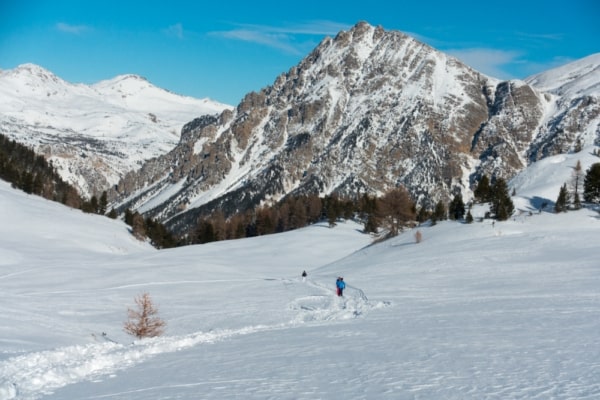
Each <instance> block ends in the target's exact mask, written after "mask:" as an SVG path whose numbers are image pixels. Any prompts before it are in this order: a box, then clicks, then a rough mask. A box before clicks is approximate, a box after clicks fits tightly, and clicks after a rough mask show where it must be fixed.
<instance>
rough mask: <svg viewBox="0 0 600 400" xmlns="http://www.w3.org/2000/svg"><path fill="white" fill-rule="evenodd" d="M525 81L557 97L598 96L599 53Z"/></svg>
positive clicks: (599, 94) (599, 80)
mask: <svg viewBox="0 0 600 400" xmlns="http://www.w3.org/2000/svg"><path fill="white" fill-rule="evenodd" d="M525 81H526V82H527V83H529V84H530V85H532V86H535V87H536V88H537V89H539V90H541V91H544V92H550V93H553V94H555V95H559V96H566V97H576V96H585V95H588V96H600V53H596V54H592V55H590V56H587V57H585V58H582V59H580V60H577V61H574V62H571V63H569V64H566V65H563V66H561V67H558V68H554V69H551V70H549V71H545V72H542V73H540V74H537V75H533V76H531V77H529V78H527V79H526V80H525Z"/></svg>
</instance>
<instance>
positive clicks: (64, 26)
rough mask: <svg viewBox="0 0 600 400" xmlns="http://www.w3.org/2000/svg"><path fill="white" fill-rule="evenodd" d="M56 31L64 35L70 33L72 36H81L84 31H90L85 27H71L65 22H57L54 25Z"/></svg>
mask: <svg viewBox="0 0 600 400" xmlns="http://www.w3.org/2000/svg"><path fill="white" fill-rule="evenodd" d="M56 29H58V30H59V31H61V32H64V33H70V34H73V35H79V34H82V33H83V32H85V31H88V30H90V27H89V26H86V25H71V24H67V23H65V22H59V23H57V24H56Z"/></svg>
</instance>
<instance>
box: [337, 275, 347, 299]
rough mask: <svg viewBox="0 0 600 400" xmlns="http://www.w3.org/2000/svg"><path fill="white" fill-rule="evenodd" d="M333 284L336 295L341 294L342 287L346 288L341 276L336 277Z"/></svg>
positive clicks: (342, 293)
mask: <svg viewBox="0 0 600 400" xmlns="http://www.w3.org/2000/svg"><path fill="white" fill-rule="evenodd" d="M335 286H336V288H337V295H338V296H343V295H344V289H345V288H346V283H345V282H344V278H342V277H341V276H340V277H338V278H337V280H336V281H335Z"/></svg>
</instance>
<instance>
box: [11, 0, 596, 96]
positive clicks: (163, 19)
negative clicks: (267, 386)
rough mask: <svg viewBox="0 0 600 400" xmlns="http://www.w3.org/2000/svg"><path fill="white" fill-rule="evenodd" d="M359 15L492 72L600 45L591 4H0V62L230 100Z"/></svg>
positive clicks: (545, 64)
mask: <svg viewBox="0 0 600 400" xmlns="http://www.w3.org/2000/svg"><path fill="white" fill-rule="evenodd" d="M358 21H367V22H369V23H370V24H372V25H381V26H383V27H384V28H385V29H387V30H400V31H403V32H405V33H408V34H410V35H413V36H415V37H416V38H417V39H419V40H421V41H423V42H425V43H427V44H429V45H431V46H433V47H435V48H437V49H439V50H442V51H444V52H446V53H450V54H452V55H455V56H457V57H458V58H460V59H462V60H463V61H465V62H466V63H467V64H469V65H471V66H473V67H474V68H476V69H478V70H480V71H481V72H484V73H486V74H488V75H491V76H495V77H497V78H503V79H506V78H525V77H527V76H529V75H531V74H534V73H537V72H541V71H543V70H546V69H549V68H552V67H555V66H558V65H562V64H565V63H567V62H569V61H572V60H575V59H578V58H582V57H585V56H587V55H590V54H594V53H597V52H600V22H599V21H600V1H596V0H570V1H568V2H567V1H554V0H546V1H528V0H519V1H513V0H508V1H497V2H489V1H488V2H481V1H479V2H467V1H447V0H446V1H415V0H413V1H410V2H404V1H379V0H368V1H367V0H363V1H360V2H355V1H351V0H346V1H340V2H327V1H323V0H320V1H313V0H303V1H281V0H280V1H263V2H261V1H254V2H249V1H222V2H221V1H212V2H204V1H180V0H170V1H153V0H146V1H140V2H137V1H127V0H121V1H113V0H103V1H94V0H88V1H84V0H81V1H66V0H65V1H63V0H54V1H32V0H2V1H0V69H12V68H15V67H17V66H18V65H19V64H23V63H27V62H31V63H35V64H39V65H40V66H42V67H44V68H47V69H49V70H50V71H52V72H54V73H55V74H56V75H58V76H59V77H61V78H63V79H65V80H67V81H69V82H74V83H75V82H82V83H88V84H90V83H95V82H98V81H100V80H103V79H109V78H112V77H114V76H116V75H120V74H126V73H132V74H138V75H141V76H144V77H145V78H147V79H148V80H149V81H150V82H152V83H153V84H155V85H157V86H160V87H162V88H165V89H168V90H170V91H172V92H175V93H178V94H183V95H189V96H194V97H210V98H212V99H215V100H218V101H221V102H225V103H229V104H232V105H236V104H237V103H238V102H239V101H240V100H241V98H242V97H243V96H244V94H246V93H248V92H249V91H252V90H260V89H261V88H262V87H264V86H267V85H270V84H271V83H272V82H273V81H274V80H275V78H276V77H277V75H279V74H281V73H283V72H286V71H287V70H288V69H289V68H290V67H292V66H294V65H296V64H297V63H298V62H299V61H300V60H301V59H302V58H303V57H304V56H305V55H306V54H308V53H309V52H310V50H312V49H313V48H314V47H315V46H316V45H317V44H318V43H319V42H320V41H321V40H322V38H323V37H324V36H334V35H335V34H336V33H337V32H338V31H340V30H342V29H348V28H350V27H351V26H352V25H354V24H355V23H356V22H358Z"/></svg>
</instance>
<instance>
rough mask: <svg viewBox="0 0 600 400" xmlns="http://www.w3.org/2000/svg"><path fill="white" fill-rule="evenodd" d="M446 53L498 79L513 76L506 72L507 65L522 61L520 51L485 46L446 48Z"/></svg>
mask: <svg viewBox="0 0 600 400" xmlns="http://www.w3.org/2000/svg"><path fill="white" fill-rule="evenodd" d="M445 52H446V53H448V54H450V55H452V56H454V57H456V58H458V59H459V60H461V61H462V62H464V63H465V64H467V65H468V66H470V67H472V68H474V69H475V70H477V71H479V72H482V73H484V74H486V75H488V76H491V77H494V78H499V79H510V78H514V76H513V75H512V74H511V73H509V72H508V69H509V68H508V67H509V66H511V65H514V64H519V63H522V61H520V60H519V57H520V56H521V53H520V52H518V51H512V50H498V49H485V48H471V49H448V50H445Z"/></svg>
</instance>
